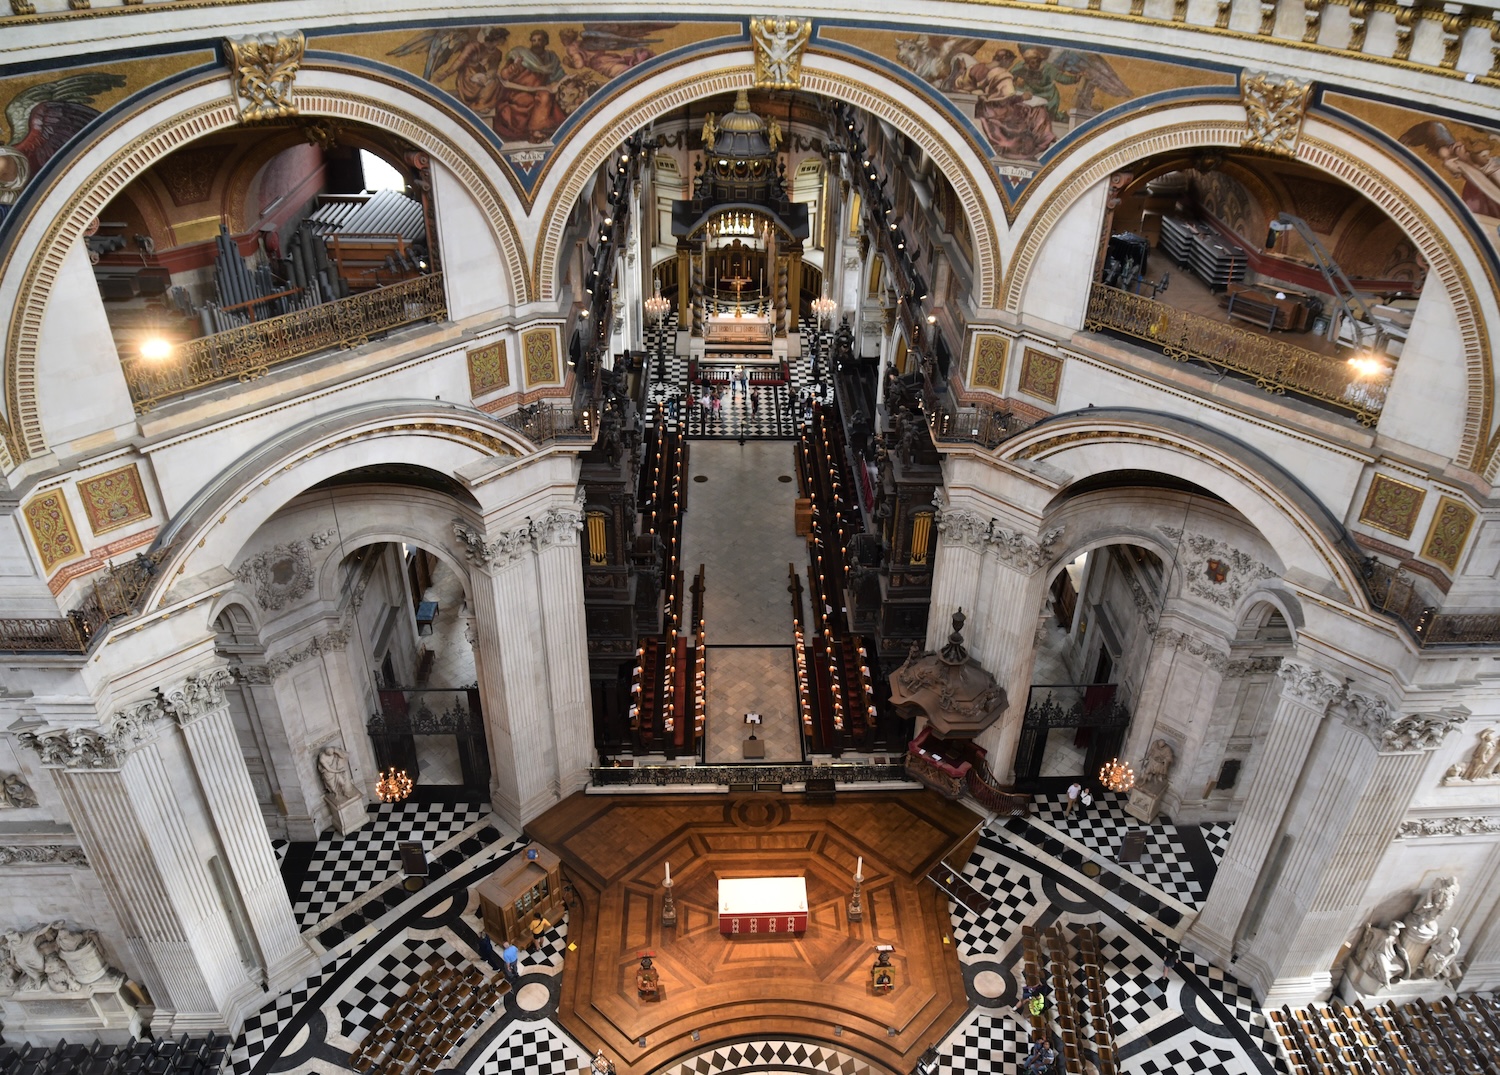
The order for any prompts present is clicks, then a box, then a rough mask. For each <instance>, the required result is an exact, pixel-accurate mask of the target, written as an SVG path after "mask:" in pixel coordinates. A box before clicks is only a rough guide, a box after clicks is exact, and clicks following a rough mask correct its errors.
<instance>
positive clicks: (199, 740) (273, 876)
mask: <svg viewBox="0 0 1500 1075" xmlns="http://www.w3.org/2000/svg"><path fill="white" fill-rule="evenodd" d="M179 719H180V720H182V736H183V740H184V741H185V742H186V743H187V749H188V754H189V756H190V757H191V758H192V761H193V766H194V768H195V769H196V770H197V772H198V778H199V784H200V786H201V787H202V788H203V794H204V797H205V798H206V799H207V800H208V808H209V811H210V813H211V814H212V815H213V820H214V828H215V829H216V830H217V831H218V834H219V845H220V847H221V848H223V852H224V859H225V864H226V865H227V866H228V868H229V871H230V875H231V876H232V877H233V879H234V883H235V885H236V887H237V888H238V890H239V896H240V900H241V902H242V903H243V904H244V908H245V914H246V917H247V918H248V919H249V924H250V928H251V930H252V931H253V932H254V934H255V943H256V945H257V947H258V948H259V950H260V958H261V960H262V966H263V968H264V970H265V972H266V981H267V985H268V986H270V988H271V989H272V990H273V991H274V990H279V989H281V988H283V987H285V986H287V985H290V984H291V983H292V980H293V979H294V978H295V977H298V976H301V975H304V974H306V973H307V970H308V969H309V968H308V961H309V959H310V958H311V955H312V953H311V952H310V950H309V949H308V947H307V945H306V943H305V942H304V941H303V940H302V935H301V932H300V931H299V930H298V928H297V920H296V919H295V918H294V917H293V915H292V904H291V900H290V899H289V898H288V897H287V892H286V886H285V885H284V884H283V883H282V881H281V873H280V870H279V869H278V868H277V865H276V856H275V854H274V853H273V852H272V850H271V842H270V840H269V839H268V837H267V835H266V827H265V823H264V822H263V821H262V820H261V816H260V806H259V804H258V803H257V802H256V800H255V789H254V788H253V787H252V786H251V784H250V775H249V773H247V772H246V771H245V760H244V757H243V755H242V754H241V753H240V746H239V742H238V740H237V739H236V738H235V734H234V724H233V721H232V719H231V717H230V715H229V707H228V705H227V704H224V705H219V706H216V707H214V708H211V709H205V710H202V711H201V712H197V713H194V714H191V715H188V716H187V717H186V718H185V719H184V718H183V717H179Z"/></svg>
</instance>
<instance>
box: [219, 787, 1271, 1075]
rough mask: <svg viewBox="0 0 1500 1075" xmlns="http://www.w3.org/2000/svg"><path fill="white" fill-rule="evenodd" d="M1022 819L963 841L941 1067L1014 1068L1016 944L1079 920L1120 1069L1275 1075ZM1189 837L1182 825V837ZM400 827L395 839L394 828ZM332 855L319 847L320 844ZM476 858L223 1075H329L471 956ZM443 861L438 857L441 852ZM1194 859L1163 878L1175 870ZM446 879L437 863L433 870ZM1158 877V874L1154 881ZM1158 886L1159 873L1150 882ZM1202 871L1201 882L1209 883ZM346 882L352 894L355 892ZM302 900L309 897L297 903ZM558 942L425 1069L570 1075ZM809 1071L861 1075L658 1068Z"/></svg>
mask: <svg viewBox="0 0 1500 1075" xmlns="http://www.w3.org/2000/svg"><path fill="white" fill-rule="evenodd" d="M1039 806H1040V809H1039V815H1040V817H1041V818H1042V819H1044V820H1043V823H1044V824H1046V825H1055V827H1056V830H1057V831H1059V832H1064V833H1066V834H1067V835H1068V836H1069V837H1070V839H1073V840H1075V841H1076V842H1077V843H1080V844H1085V845H1087V846H1091V847H1095V848H1097V849H1098V851H1099V853H1101V854H1104V853H1110V852H1111V851H1112V850H1113V849H1115V848H1117V846H1118V832H1119V830H1122V829H1123V828H1124V827H1125V826H1127V825H1128V824H1133V822H1126V821H1124V820H1123V816H1117V814H1118V811H1117V808H1116V806H1115V804H1110V803H1104V804H1096V807H1095V811H1094V813H1093V814H1092V815H1088V816H1083V817H1075V818H1070V819H1065V820H1062V821H1061V822H1060V823H1059V819H1058V818H1056V817H1054V816H1053V815H1054V813H1060V807H1059V808H1057V809H1056V810H1053V809H1052V808H1051V807H1050V806H1049V805H1047V804H1039ZM477 812H478V808H477V807H476V808H467V807H453V806H414V805H408V806H406V807H403V808H401V809H400V810H386V811H383V812H382V817H381V818H380V819H376V820H377V822H382V823H383V824H381V823H377V824H372V826H370V827H369V828H370V831H369V833H368V836H367V838H366V839H362V840H354V839H351V841H338V842H335V841H328V842H327V847H324V845H322V844H320V845H319V847H320V848H323V853H322V854H321V855H320V856H319V857H318V858H317V859H316V860H315V861H314V863H312V864H311V866H310V867H309V869H310V870H312V871H313V872H325V871H332V872H331V873H330V874H328V876H330V877H332V878H333V879H334V880H335V881H337V882H339V883H341V884H344V885H345V887H346V890H347V889H348V888H349V886H351V885H353V884H354V882H353V879H356V878H358V879H361V881H360V882H359V883H364V882H363V880H362V879H364V878H367V877H369V876H373V875H374V874H376V873H379V872H380V871H381V870H383V869H385V868H386V866H387V865H389V864H390V863H389V861H388V858H387V856H388V855H390V854H393V851H392V850H391V849H393V847H394V841H395V840H396V839H399V838H404V834H412V835H414V836H415V835H416V834H420V836H419V837H418V838H421V839H423V840H424V842H427V843H428V846H429V847H434V846H436V845H437V844H438V843H441V842H442V839H443V838H445V837H451V835H452V834H455V833H457V832H460V831H462V829H463V827H464V825H463V823H464V822H466V821H469V820H470V819H471V817H472V815H474V814H475V813H477ZM1045 831H1046V830H1040V829H1037V828H1036V827H1035V826H1029V827H1028V832H1026V833H1022V834H1019V835H1018V834H1017V833H1016V832H1015V831H1013V830H1012V828H1011V827H1009V826H1005V825H1002V824H1001V823H1000V822H996V823H993V824H991V825H990V826H987V827H986V828H985V829H984V830H983V831H982V832H981V835H980V839H979V842H978V845H977V846H976V848H975V850H974V852H973V855H972V857H971V858H970V861H969V863H968V864H967V866H966V868H965V870H964V874H965V877H966V878H967V879H968V881H969V882H970V883H971V884H972V885H974V887H976V888H978V889H980V890H981V891H982V892H984V893H985V894H986V895H987V896H989V897H990V901H991V902H990V906H989V908H988V909H987V910H986V911H985V912H984V913H983V914H975V913H973V912H971V911H969V910H967V909H966V908H964V907H962V906H959V905H957V904H950V910H951V912H952V915H953V940H954V943H955V946H956V948H957V951H958V954H959V958H960V961H961V963H962V965H963V972H964V977H965V981H966V984H967V986H968V989H969V998H970V1009H969V1012H968V1014H967V1015H966V1016H965V1017H964V1018H963V1019H962V1020H961V1021H960V1022H959V1024H958V1025H957V1026H956V1027H955V1028H954V1029H953V1030H952V1031H951V1032H950V1033H949V1035H948V1036H947V1038H945V1039H944V1041H943V1042H941V1043H940V1045H939V1047H938V1055H939V1069H940V1070H941V1071H943V1072H944V1073H958V1072H965V1073H967V1072H988V1071H996V1072H1005V1071H1015V1070H1018V1069H1019V1065H1020V1062H1021V1060H1022V1058H1023V1057H1024V1056H1025V1053H1026V1050H1027V1047H1028V1045H1029V1027H1028V1026H1027V1024H1026V1023H1025V1022H1024V1021H1023V1020H1022V1019H1021V1018H1020V1016H1019V1013H1018V1012H1017V1010H1016V1008H1015V1004H1016V1001H1017V999H1018V997H1019V984H1018V983H1019V981H1020V978H1021V964H1022V955H1021V933H1022V927H1024V926H1026V925H1031V926H1035V927H1036V928H1038V929H1045V928H1046V927H1048V926H1050V925H1053V924H1058V925H1061V926H1063V927H1064V928H1065V929H1066V928H1069V927H1072V926H1074V925H1079V924H1084V923H1092V924H1094V925H1095V927H1096V928H1097V930H1098V933H1099V939H1100V951H1101V964H1102V967H1101V969H1102V972H1103V975H1104V979H1105V982H1104V984H1105V988H1106V990H1107V992H1108V994H1109V997H1110V1004H1111V1020H1112V1028H1113V1031H1114V1034H1115V1038H1116V1044H1117V1047H1118V1049H1119V1053H1120V1058H1121V1070H1122V1071H1123V1072H1125V1073H1127V1075H1165V1073H1168V1072H1170V1073H1171V1075H1276V1073H1277V1072H1284V1070H1285V1069H1284V1068H1282V1067H1280V1066H1279V1064H1280V1062H1279V1060H1278V1058H1277V1052H1276V1048H1275V1045H1274V1043H1273V1042H1271V1041H1268V1039H1267V1035H1266V1021H1265V1017H1264V1015H1263V1014H1262V1013H1261V1011H1260V1010H1259V1008H1258V1007H1257V1006H1256V1005H1255V1003H1254V1000H1253V997H1252V996H1251V994H1250V991H1249V990H1248V989H1247V988H1246V987H1244V986H1242V985H1240V984H1239V983H1237V982H1236V981H1234V979H1233V978H1231V977H1230V976H1229V975H1227V974H1226V973H1225V972H1224V971H1222V970H1220V969H1218V968H1216V967H1212V966H1210V965H1209V964H1208V963H1206V962H1205V961H1203V960H1201V959H1199V958H1198V957H1197V956H1195V955H1193V954H1192V953H1191V952H1188V951H1183V952H1182V962H1181V963H1180V964H1179V966H1178V967H1177V968H1176V969H1175V970H1173V971H1172V973H1171V974H1170V975H1169V976H1168V977H1167V979H1166V980H1165V981H1163V980H1162V962H1163V957H1164V954H1165V951H1166V948H1165V944H1166V941H1167V938H1166V937H1164V936H1163V935H1161V934H1159V933H1153V932H1152V931H1151V930H1150V929H1148V928H1147V927H1146V926H1144V925H1142V924H1141V923H1140V922H1139V920H1138V916H1132V915H1131V914H1129V913H1127V911H1128V910H1129V908H1127V907H1126V906H1125V904H1124V902H1122V901H1121V900H1119V899H1118V898H1114V899H1112V898H1108V897H1105V896H1101V894H1100V892H1099V891H1093V890H1086V889H1087V886H1084V885H1080V884H1079V883H1078V881H1077V876H1078V875H1076V874H1074V873H1070V872H1069V871H1068V870H1067V869H1065V868H1063V867H1062V864H1061V863H1059V862H1057V861H1056V860H1053V859H1051V858H1049V856H1048V855H1047V854H1045V853H1044V852H1043V851H1042V850H1041V848H1040V846H1039V845H1038V844H1034V843H1031V842H1029V840H1028V838H1027V837H1028V835H1029V834H1030V833H1033V832H1045ZM1195 831H1196V830H1195ZM398 834H400V835H398ZM1190 842H1191V836H1189V838H1188V840H1187V841H1181V840H1179V841H1177V843H1176V844H1174V842H1173V841H1172V840H1171V839H1170V838H1166V837H1164V838H1163V840H1162V841H1161V842H1160V843H1159V844H1152V847H1153V849H1154V852H1155V853H1157V854H1160V855H1161V856H1163V857H1165V856H1167V855H1169V854H1176V853H1177V852H1176V850H1175V848H1176V846H1179V845H1182V844H1184V843H1190ZM1225 842H1227V832H1226V833H1220V832H1218V831H1217V830H1216V831H1214V832H1208V833H1204V834H1203V836H1202V838H1201V840H1200V843H1201V844H1202V846H1203V847H1204V848H1205V850H1204V855H1206V856H1208V858H1209V859H1210V860H1211V863H1212V864H1213V865H1216V864H1217V861H1218V859H1219V858H1220V857H1221V856H1222V853H1223V852H1222V847H1223V844H1224V843H1225ZM335 844H337V846H335ZM486 846H487V847H488V850H487V852H486V854H487V856H488V857H487V859H484V860H479V861H477V862H474V863H472V865H471V866H463V865H462V864H459V868H460V869H462V870H463V871H464V872H462V873H459V874H456V875H455V876H453V877H452V878H451V879H450V878H448V877H447V876H443V877H439V878H437V879H436V880H435V881H434V882H433V884H432V885H431V886H430V887H429V888H427V889H425V890H423V891H421V892H417V893H414V894H407V895H404V896H403V897H402V898H403V899H404V901H405V902H403V903H402V904H401V905H400V907H399V908H397V909H393V910H391V911H390V912H389V913H387V914H386V915H384V916H383V917H379V918H376V919H373V920H372V921H371V922H370V923H369V925H367V926H366V927H364V928H363V929H362V930H361V931H360V932H359V933H357V934H351V935H350V936H349V937H348V938H347V939H345V940H343V941H342V942H341V943H339V944H337V945H336V946H333V947H332V948H331V949H330V951H329V952H328V953H327V954H326V955H325V956H324V966H323V967H322V969H320V970H319V971H318V973H316V974H314V975H313V976H311V977H310V978H308V979H307V980H306V981H305V982H303V983H302V984H301V985H299V986H298V987H297V988H295V989H292V990H290V991H288V992H286V993H284V994H282V995H281V996H278V997H275V998H272V999H271V1000H269V1001H268V1002H267V1004H266V1005H265V1006H264V1007H263V1008H262V1010H261V1011H260V1012H258V1013H256V1014H255V1015H253V1016H251V1017H250V1018H249V1019H248V1020H247V1021H246V1024H245V1027H244V1030H243V1032H242V1034H241V1035H240V1037H239V1039H238V1040H237V1041H236V1043H235V1046H234V1048H233V1050H232V1052H231V1053H230V1057H229V1068H228V1070H229V1071H230V1072H232V1075H262V1073H271V1072H297V1073H299V1075H334V1073H336V1072H343V1071H347V1070H348V1065H347V1062H348V1055H349V1052H350V1050H352V1049H353V1048H354V1047H355V1046H356V1045H357V1044H358V1043H359V1041H361V1040H363V1038H364V1036H365V1035H366V1034H367V1033H369V1031H370V1028H371V1027H372V1026H374V1025H375V1024H377V1023H378V1022H379V1020H380V1018H381V1017H382V1016H383V1015H384V1014H385V1013H386V1012H387V1011H388V1010H389V1009H390V1007H391V1006H392V1005H393V1004H395V1003H396V1002H397V1001H398V1000H399V999H400V997H402V996H403V995H405V993H406V991H407V990H408V989H409V988H410V986H411V983H412V982H414V981H415V980H416V979H417V978H418V977H419V976H420V975H421V974H422V973H423V972H424V971H425V970H426V969H427V968H428V967H429V966H430V965H432V963H434V962H435V961H438V960H446V961H448V962H451V963H457V964H464V963H469V962H475V961H477V958H478V955H477V945H478V936H477V934H476V933H475V932H474V915H475V910H476V908H477V906H478V902H477V897H476V896H475V895H474V886H475V885H476V884H477V883H478V882H479V881H481V880H482V879H483V878H484V877H487V876H489V875H490V874H491V873H492V872H493V871H494V870H495V869H497V868H499V866H500V864H502V863H503V862H504V861H506V859H507V858H509V857H510V856H511V855H513V854H516V853H517V852H519V850H520V849H521V847H523V846H524V844H523V843H522V842H521V841H519V840H517V841H513V842H510V843H508V844H503V845H502V844H495V843H490V844H488V845H486V844H484V843H482V842H480V841H475V840H469V839H467V838H466V840H465V842H464V847H465V848H467V849H470V850H472V849H474V848H476V847H486ZM359 854H366V855H369V856H373V857H374V858H376V859H377V860H378V861H379V862H380V866H379V867H369V868H365V867H361V866H359V865H358V864H357V863H356V861H355V859H356V857H357V856H358V855H359ZM448 858H449V859H450V862H451V858H452V853H451V852H450V854H449V856H448ZM1201 865H1202V864H1201V863H1190V864H1188V865H1187V866H1182V867H1179V868H1177V872H1180V873H1182V874H1184V875H1185V876H1186V875H1187V874H1189V873H1192V874H1193V876H1194V877H1196V878H1198V879H1199V880H1203V879H1204V878H1203V877H1202V876H1201V874H1199V873H1198V872H1196V871H1197V870H1198V867H1199V866H1201ZM448 872H449V873H452V872H453V871H452V870H449V871H448ZM1167 872H1168V874H1170V872H1171V871H1167ZM1158 875H1161V874H1160V871H1158ZM1211 880H1212V878H1211V876H1209V877H1208V878H1207V881H1208V883H1211ZM355 887H357V886H355ZM309 906H311V903H310V904H309ZM566 947H567V922H566V918H564V920H563V922H561V923H559V925H558V926H557V927H555V928H554V929H553V930H552V931H550V932H549V933H548V934H547V935H546V936H544V937H543V939H542V943H541V944H540V945H539V946H538V948H537V949H536V950H535V951H533V952H528V953H526V954H524V955H523V957H522V961H521V984H522V985H523V986H524V985H526V984H528V983H530V984H535V985H539V986H540V988H539V989H532V990H531V991H530V995H531V996H532V997H534V998H535V997H538V996H541V995H542V994H543V993H545V994H546V997H544V998H543V1001H542V1002H541V1003H540V1006H538V1005H537V1004H536V1003H533V1004H532V1005H531V1007H530V1009H529V1010H523V1009H522V1007H521V1005H520V1003H519V1001H518V996H517V993H515V992H512V993H509V994H507V995H506V996H505V997H504V998H502V1000H501V1002H500V1003H499V1004H498V1005H497V1006H496V1008H495V1009H493V1010H491V1011H489V1012H487V1013H486V1014H485V1015H484V1016H483V1017H482V1018H481V1019H480V1020H479V1021H478V1023H477V1024H476V1026H475V1027H474V1028H473V1029H471V1030H470V1032H469V1033H468V1034H467V1035H466V1037H465V1038H464V1040H462V1041H461V1042H460V1043H459V1045H458V1046H457V1047H456V1048H455V1050H454V1051H453V1053H451V1054H450V1055H449V1057H448V1058H447V1059H446V1060H445V1061H444V1062H443V1065H442V1067H443V1070H445V1071H453V1072H464V1073H465V1075H523V1073H524V1075H580V1073H582V1072H584V1071H586V1069H587V1065H588V1059H589V1057H588V1054H587V1052H586V1051H585V1050H584V1049H582V1048H581V1047H580V1046H579V1045H578V1044H577V1043H576V1042H574V1041H572V1040H571V1039H570V1038H569V1036H568V1035H567V1034H566V1033H565V1032H564V1031H563V1030H562V1029H561V1028H560V1027H559V1025H558V1024H557V1023H556V1022H555V1020H554V1018H553V1017H554V1016H555V1014H556V1004H557V998H558V996H559V990H558V988H557V986H558V983H559V982H560V977H559V976H560V975H561V973H562V964H563V954H564V952H565V950H566ZM751 1070H754V1071H761V1072H773V1071H783V1070H784V1071H792V1070H795V1071H798V1072H826V1073H828V1075H834V1073H837V1075H862V1073H866V1072H868V1065H867V1064H866V1063H865V1062H864V1061H862V1060H860V1059H859V1058H857V1057H852V1056H850V1055H847V1054H844V1053H841V1052H838V1051H837V1049H836V1047H835V1046H833V1045H832V1044H809V1043H806V1042H791V1041H785V1042H783V1041H754V1042H742V1043H739V1044H736V1045H733V1046H724V1045H717V1046H706V1047H705V1049H704V1051H703V1052H702V1053H699V1054H697V1055H694V1056H691V1057H688V1058H686V1059H684V1060H681V1061H679V1062H677V1063H675V1064H674V1065H672V1067H670V1068H669V1069H667V1070H666V1071H665V1072H664V1073H663V1075H731V1073H736V1072H742V1071H751Z"/></svg>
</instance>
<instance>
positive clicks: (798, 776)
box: [589, 764, 907, 788]
mask: <svg viewBox="0 0 1500 1075" xmlns="http://www.w3.org/2000/svg"><path fill="white" fill-rule="evenodd" d="M906 779H907V777H906V770H905V768H904V767H903V766H901V765H859V764H851V765H624V766H605V767H602V768H594V769H590V770H589V783H591V784H592V785H593V786H594V787H596V788H604V787H640V786H653V787H671V786H673V785H682V786H696V785H705V784H707V785H717V786H719V787H725V786H728V785H730V784H805V783H807V781H809V780H832V781H834V782H835V783H838V784H866V783H874V782H878V781H889V780H899V781H905V780H906Z"/></svg>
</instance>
